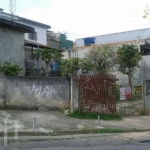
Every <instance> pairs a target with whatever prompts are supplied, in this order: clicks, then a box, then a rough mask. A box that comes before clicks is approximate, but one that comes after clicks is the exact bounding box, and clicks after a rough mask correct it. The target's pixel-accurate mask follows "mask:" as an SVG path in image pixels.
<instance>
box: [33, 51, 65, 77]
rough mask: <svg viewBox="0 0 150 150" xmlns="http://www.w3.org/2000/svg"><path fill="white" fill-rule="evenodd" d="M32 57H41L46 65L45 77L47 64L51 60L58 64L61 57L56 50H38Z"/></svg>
mask: <svg viewBox="0 0 150 150" xmlns="http://www.w3.org/2000/svg"><path fill="white" fill-rule="evenodd" d="M33 56H36V57H38V58H39V57H42V59H43V60H44V61H45V63H46V76H48V64H49V62H50V61H51V59H52V58H54V59H55V60H57V61H58V62H59V61H60V59H61V57H63V55H62V53H61V51H59V50H57V49H38V50H36V51H34V53H33Z"/></svg>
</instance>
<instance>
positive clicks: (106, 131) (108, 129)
mask: <svg viewBox="0 0 150 150" xmlns="http://www.w3.org/2000/svg"><path fill="white" fill-rule="evenodd" d="M124 132H126V131H125V130H123V129H110V128H106V129H101V130H99V131H98V133H124Z"/></svg>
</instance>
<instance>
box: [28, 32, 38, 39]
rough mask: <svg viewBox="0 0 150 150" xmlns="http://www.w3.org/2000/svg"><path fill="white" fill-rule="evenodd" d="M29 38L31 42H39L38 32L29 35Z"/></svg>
mask: <svg viewBox="0 0 150 150" xmlns="http://www.w3.org/2000/svg"><path fill="white" fill-rule="evenodd" d="M28 38H29V39H30V40H35V41H36V40H37V32H34V33H29V34H28Z"/></svg>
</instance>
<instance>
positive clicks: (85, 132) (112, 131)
mask: <svg viewBox="0 0 150 150" xmlns="http://www.w3.org/2000/svg"><path fill="white" fill-rule="evenodd" d="M101 130H102V132H100V131H101ZM147 131H150V129H116V128H103V129H88V130H87V129H86V130H64V131H53V132H52V131H51V130H45V131H40V130H38V129H36V130H21V131H18V136H19V137H21V136H31V137H36V136H43V137H44V136H49V137H50V136H51V137H55V136H60V137H61V136H62V137H63V136H70V135H71V136H72V135H95V134H99V135H104V134H118V133H128V132H147ZM14 135H15V132H14V131H12V130H11V131H7V136H8V137H13V136H14ZM1 137H4V131H2V132H0V138H1Z"/></svg>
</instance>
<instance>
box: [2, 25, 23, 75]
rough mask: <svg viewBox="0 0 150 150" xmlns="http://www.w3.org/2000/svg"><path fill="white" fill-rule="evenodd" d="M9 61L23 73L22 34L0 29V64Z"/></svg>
mask: <svg viewBox="0 0 150 150" xmlns="http://www.w3.org/2000/svg"><path fill="white" fill-rule="evenodd" d="M4 61H9V62H11V63H14V64H18V65H19V66H20V67H21V68H23V70H22V71H21V72H20V74H19V75H24V73H25V69H24V68H25V52H24V33H22V32H19V31H17V30H12V29H9V28H4V27H0V62H4Z"/></svg>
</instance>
